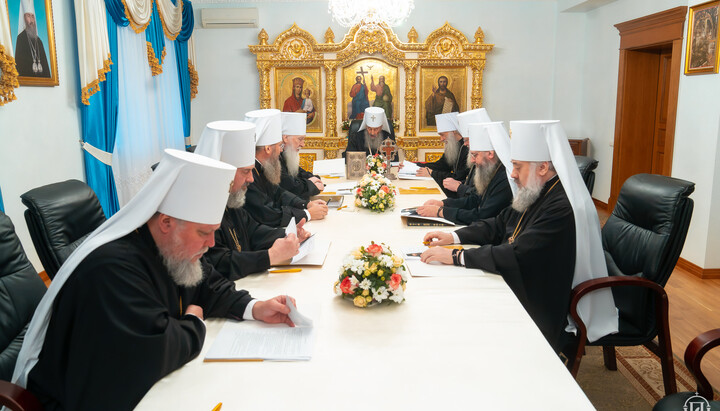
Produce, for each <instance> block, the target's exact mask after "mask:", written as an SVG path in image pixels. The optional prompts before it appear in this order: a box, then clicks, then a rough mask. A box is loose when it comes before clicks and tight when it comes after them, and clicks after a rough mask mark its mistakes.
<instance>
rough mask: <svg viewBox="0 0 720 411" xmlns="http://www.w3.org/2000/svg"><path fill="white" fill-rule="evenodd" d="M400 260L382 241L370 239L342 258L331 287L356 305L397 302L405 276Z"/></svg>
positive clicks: (402, 296) (402, 299) (403, 286)
mask: <svg viewBox="0 0 720 411" xmlns="http://www.w3.org/2000/svg"><path fill="white" fill-rule="evenodd" d="M403 263H404V261H403V259H402V257H400V256H398V255H396V254H393V252H392V251H391V250H390V248H389V247H388V246H386V245H385V244H375V242H371V243H370V245H369V246H367V247H364V246H361V247H360V248H357V249H355V250H354V251H352V252H351V253H350V254H349V255H348V256H347V257H345V260H344V261H343V265H342V267H340V278H339V279H338V280H337V281H336V282H335V285H334V286H333V290H334V291H335V294H336V295H338V296H342V297H343V298H345V299H347V300H352V302H353V304H355V306H356V307H360V308H365V307H368V306H371V305H375V304H379V303H382V302H389V301H392V302H395V303H397V304H400V303H401V302H403V301H405V284H406V283H407V279H408V272H407V270H406V269H405V266H404V265H403Z"/></svg>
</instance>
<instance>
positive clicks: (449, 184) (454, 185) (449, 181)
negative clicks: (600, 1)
mask: <svg viewBox="0 0 720 411" xmlns="http://www.w3.org/2000/svg"><path fill="white" fill-rule="evenodd" d="M443 187H445V188H447V189H448V190H450V191H457V190H458V187H460V182H459V181H457V180H455V179H454V178H451V177H448V178H446V179H444V180H443Z"/></svg>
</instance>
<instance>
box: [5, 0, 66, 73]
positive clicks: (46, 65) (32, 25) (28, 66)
mask: <svg viewBox="0 0 720 411" xmlns="http://www.w3.org/2000/svg"><path fill="white" fill-rule="evenodd" d="M7 3H8V16H9V18H10V36H11V38H12V42H13V50H14V52H15V56H14V57H15V65H16V67H17V71H18V81H19V83H20V85H21V86H57V85H58V84H59V81H58V72H57V56H56V54H55V29H54V28H53V16H52V0H7Z"/></svg>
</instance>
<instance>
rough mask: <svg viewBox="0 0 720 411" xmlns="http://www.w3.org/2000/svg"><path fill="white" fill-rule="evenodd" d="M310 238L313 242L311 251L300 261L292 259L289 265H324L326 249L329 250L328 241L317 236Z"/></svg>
mask: <svg viewBox="0 0 720 411" xmlns="http://www.w3.org/2000/svg"><path fill="white" fill-rule="evenodd" d="M312 238H313V241H314V242H315V244H314V246H313V247H312V249H311V250H310V251H308V253H307V255H305V256H304V257H303V258H301V259H298V260H295V259H294V258H293V261H292V262H291V263H290V265H316V266H321V265H323V264H324V263H325V257H326V256H327V253H328V249H330V240H329V239H328V238H326V237H322V236H321V235H319V234H318V235H316V236H314V237H312Z"/></svg>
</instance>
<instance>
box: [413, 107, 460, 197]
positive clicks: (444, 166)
mask: <svg viewBox="0 0 720 411" xmlns="http://www.w3.org/2000/svg"><path fill="white" fill-rule="evenodd" d="M457 115H458V113H445V114H437V115H435V124H436V125H437V132H438V134H439V135H440V141H442V142H443V143H444V144H445V149H444V151H443V155H442V157H440V158H439V159H438V160H436V161H433V162H429V163H419V164H418V165H420V166H422V168H421V169H420V170H418V172H417V173H416V174H417V175H418V176H420V177H432V178H433V180H435V182H436V183H437V184H438V185H439V186H440V187H442V189H443V192H445V195H446V196H447V197H448V198H455V197H457V188H455V189H454V190H449V189H447V188H446V187H445V183H444V182H445V180H452V181H454V182H457V184H460V182H461V181H464V180H465V178H467V175H468V172H469V171H470V170H469V169H468V167H467V157H468V148H467V147H466V146H465V145H464V144H463V136H461V135H460V133H458V131H457V130H458V127H459V124H458V120H457ZM448 184H452V183H451V182H450V181H448Z"/></svg>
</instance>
